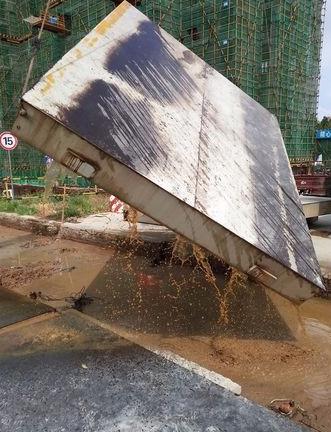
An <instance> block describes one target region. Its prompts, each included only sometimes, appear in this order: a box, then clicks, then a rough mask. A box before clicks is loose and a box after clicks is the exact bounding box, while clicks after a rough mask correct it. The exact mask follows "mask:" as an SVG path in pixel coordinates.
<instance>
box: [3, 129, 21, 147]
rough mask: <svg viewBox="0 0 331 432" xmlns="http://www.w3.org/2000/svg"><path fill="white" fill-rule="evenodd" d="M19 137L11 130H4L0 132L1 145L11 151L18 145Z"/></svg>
mask: <svg viewBox="0 0 331 432" xmlns="http://www.w3.org/2000/svg"><path fill="white" fill-rule="evenodd" d="M17 144H18V139H17V138H16V136H15V135H13V134H12V133H11V132H2V133H1V134H0V146H1V148H3V149H4V150H7V151H11V150H14V148H16V147H17Z"/></svg>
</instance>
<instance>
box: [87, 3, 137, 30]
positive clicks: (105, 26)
mask: <svg viewBox="0 0 331 432" xmlns="http://www.w3.org/2000/svg"><path fill="white" fill-rule="evenodd" d="M129 7H130V3H128V2H127V1H123V2H122V3H121V4H120V5H119V6H118V7H117V8H116V9H115V10H114V11H113V13H111V14H110V15H108V17H106V18H105V19H104V20H102V21H101V23H100V24H98V25H97V26H96V27H95V32H96V33H97V34H99V35H100V36H104V35H105V34H106V33H107V31H108V30H109V28H110V27H111V26H112V25H114V24H115V23H116V22H117V21H118V20H119V19H120V18H121V17H122V16H123V15H124V14H125V12H126V11H127V9H128V8H129Z"/></svg>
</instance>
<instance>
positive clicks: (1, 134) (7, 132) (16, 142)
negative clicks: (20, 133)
mask: <svg viewBox="0 0 331 432" xmlns="http://www.w3.org/2000/svg"><path fill="white" fill-rule="evenodd" d="M5 134H10V135H11V136H13V137H14V139H15V147H13V148H11V149H7V148H5V147H3V145H2V143H1V138H2V136H3V135H5ZM17 146H18V138H17V137H16V136H15V135H14V134H13V133H12V132H10V131H4V132H1V133H0V147H1V148H2V150H5V151H13V150H15V149H16V147H17Z"/></svg>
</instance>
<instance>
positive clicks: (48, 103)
mask: <svg viewBox="0 0 331 432" xmlns="http://www.w3.org/2000/svg"><path fill="white" fill-rule="evenodd" d="M14 132H15V133H16V134H17V135H18V136H19V137H20V138H21V139H22V140H24V141H25V142H28V143H29V144H31V145H33V146H35V147H37V148H39V149H40V150H42V151H43V152H44V153H46V154H48V155H50V156H52V157H53V158H54V159H55V160H57V161H58V162H60V163H62V164H63V165H65V166H66V167H68V168H70V169H71V170H72V171H74V172H77V173H79V174H81V175H84V176H85V177H88V178H91V179H93V181H94V182H95V183H96V184H98V185H99V186H101V187H103V188H104V189H105V190H108V191H110V192H111V193H113V194H114V195H116V196H118V197H119V198H120V199H122V200H123V201H125V202H127V203H128V204H130V205H132V206H133V207H135V208H136V209H138V210H140V211H142V212H143V213H144V214H146V215H148V216H150V217H152V218H153V219H155V220H156V221H158V222H160V223H162V224H163V225H166V226H167V227H169V228H170V229H172V230H173V231H175V232H177V233H178V234H181V235H182V236H184V237H186V238H188V239H190V240H191V241H192V242H194V243H196V244H198V245H200V246H202V247H204V248H206V249H207V250H208V251H210V252H212V253H213V254H215V255H217V256H219V257H220V258H222V259H223V260H224V261H225V262H227V263H228V264H230V265H232V266H234V267H237V268H239V269H240V270H241V271H243V272H245V273H247V274H249V275H250V276H251V277H253V278H255V279H257V280H259V282H261V283H263V284H264V285H266V286H268V287H270V288H272V289H274V290H276V291H278V292H279V293H281V294H282V295H284V296H286V297H288V298H291V299H294V300H303V299H307V298H309V297H310V296H312V295H313V293H314V292H315V291H316V290H318V288H319V289H323V282H322V279H321V275H320V269H319V265H318V263H317V260H316V256H315V252H314V249H313V245H312V242H311V237H310V234H309V231H308V228H307V223H306V220H305V216H304V213H303V211H302V206H301V203H300V200H299V196H298V193H297V191H296V187H295V182H294V179H293V175H292V172H291V168H290V165H289V162H288V158H287V155H286V151H285V147H284V144H283V140H282V137H281V132H280V129H279V126H278V123H277V121H276V119H275V117H274V116H272V115H271V114H270V113H269V112H268V111H267V110H265V109H264V108H263V107H262V106H261V105H259V104H258V103H257V102H255V101H254V100H253V99H251V98H250V97H249V96H247V95H246V94H245V93H244V92H242V91H241V90H240V89H239V88H238V87H236V86H235V85H233V84H232V83H231V82H230V81H228V80H227V79H226V78H224V77H223V76H222V75H220V74H219V73H218V72H216V71H215V70H213V69H212V68H211V67H209V66H208V65H207V64H206V63H205V62H204V61H203V60H201V59H200V58H199V57H197V56H196V55H194V54H193V53H192V52H191V51H189V50H188V49H187V48H186V47H184V46H183V45H182V44H180V43H179V42H178V41H176V40H175V39H174V38H173V37H171V36H170V35H168V34H167V33H166V32H165V31H163V30H162V29H160V28H159V27H157V26H156V25H154V24H153V23H152V22H151V21H149V20H148V18H146V17H145V16H144V15H143V14H141V13H140V12H139V11H138V10H137V9H135V8H134V7H133V6H131V5H130V4H129V3H127V2H125V1H124V2H123V3H122V4H121V5H120V6H119V7H118V8H117V9H116V10H115V11H114V12H113V13H111V14H110V15H109V16H108V17H106V18H105V19H104V20H103V21H102V22H101V23H100V24H99V25H98V26H97V27H96V28H95V29H94V30H93V31H92V32H91V33H90V34H89V35H87V36H86V37H85V38H84V39H83V40H82V41H81V42H79V43H78V44H77V45H76V47H74V48H73V49H72V50H71V51H70V52H68V53H67V54H66V55H65V56H64V57H63V59H62V60H61V61H59V62H58V63H57V64H56V65H55V66H54V67H53V68H52V69H51V70H50V71H49V73H47V74H46V75H45V76H44V77H43V78H42V79H41V81H40V82H39V83H38V84H37V85H36V86H35V87H34V88H33V89H32V90H30V91H29V92H28V93H27V94H25V95H24V97H23V101H22V109H21V113H20V115H19V116H18V118H17V120H16V122H15V125H14Z"/></svg>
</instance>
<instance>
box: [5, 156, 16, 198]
mask: <svg viewBox="0 0 331 432" xmlns="http://www.w3.org/2000/svg"><path fill="white" fill-rule="evenodd" d="M7 153H8V162H9V176H10V185H11V191H12V192H11V199H14V198H15V195H14V182H13V172H12V168H11V156H10V151H7Z"/></svg>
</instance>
